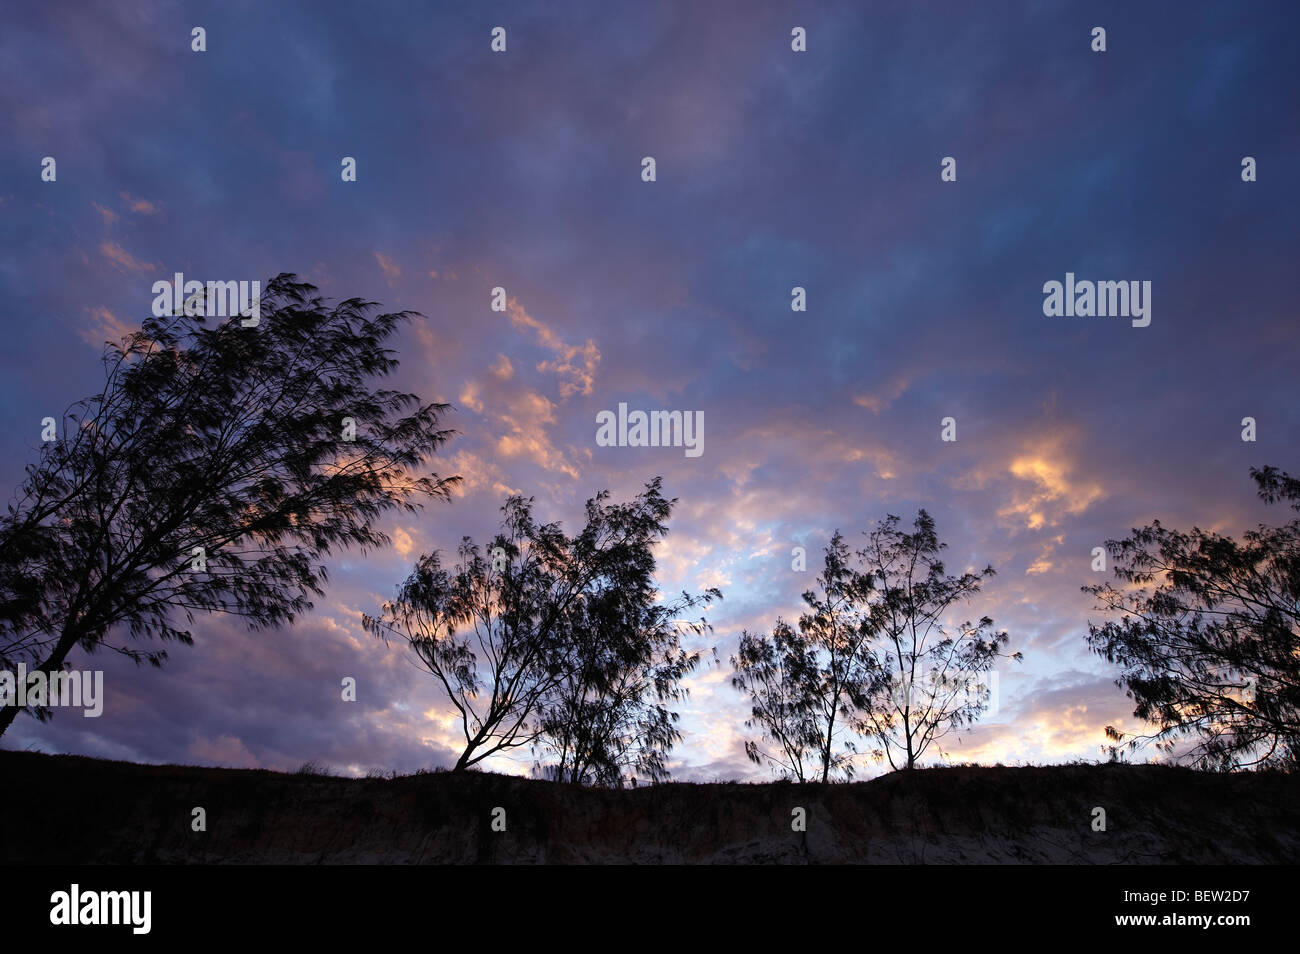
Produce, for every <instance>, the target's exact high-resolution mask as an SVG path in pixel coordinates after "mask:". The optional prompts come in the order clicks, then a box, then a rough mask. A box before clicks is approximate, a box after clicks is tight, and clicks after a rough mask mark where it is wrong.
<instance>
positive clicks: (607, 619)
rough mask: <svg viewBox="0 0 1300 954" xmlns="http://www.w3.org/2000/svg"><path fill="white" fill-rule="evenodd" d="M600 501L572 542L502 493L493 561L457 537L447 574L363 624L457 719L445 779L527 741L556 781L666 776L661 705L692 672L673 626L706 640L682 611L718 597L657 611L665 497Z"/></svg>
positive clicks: (669, 717) (415, 579)
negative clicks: (391, 645)
mask: <svg viewBox="0 0 1300 954" xmlns="http://www.w3.org/2000/svg"><path fill="white" fill-rule="evenodd" d="M608 496H609V494H608V492H606V491H602V492H601V493H599V494H598V495H597V496H596V497H594V498H592V499H591V500H589V501H588V502H587V507H586V519H587V523H586V526H585V527H584V528H583V530H582V531H581V532H580V533H579V534H577V535H576V536H573V537H569V536H567V535H565V534H564V532H563V531H562V530H561V528H560V526H559V525H558V524H555V523H551V524H546V525H543V526H538V525H537V524H536V523H535V522H534V520H533V517H532V500H531V498H529V499H524V498H522V497H519V496H515V497H511V498H510V499H509V500H508V501H507V502H506V504H505V506H504V507H503V508H502V509H503V513H504V520H503V528H502V531H501V533H499V534H498V535H497V537H496V538H495V539H494V540H493V541H492V543H491V547H490V551H489V552H487V553H483V552H480V550H479V548H478V547H477V546H476V545H475V544H474V543H473V542H472V541H471V540H470V539H469V538H466V539H465V540H464V541H463V542H462V544H461V548H460V557H461V562H460V564H459V565H458V567H457V568H456V570H455V572H453V573H448V572H446V571H444V570H442V569H441V568H440V566H439V564H438V558H437V555H436V554H435V555H432V556H424V557H421V558H420V560H419V562H418V563H417V564H416V569H415V572H414V573H413V574H412V575H411V577H410V578H409V579H408V580H407V581H406V582H405V583H404V584H403V585H402V587H401V588H400V589H399V592H398V596H397V599H395V600H394V601H392V602H390V603H387V604H385V606H384V608H383V612H382V613H381V615H380V616H379V617H377V618H369V617H368V618H367V619H366V620H365V625H366V627H367V628H368V629H369V630H370V631H372V632H374V633H375V634H376V635H379V636H381V637H383V638H385V639H387V638H389V637H390V636H396V637H398V638H400V639H402V640H404V641H405V642H407V643H408V644H409V645H410V646H411V648H412V649H413V650H414V651H415V653H416V655H417V656H418V658H419V659H420V662H421V664H422V665H423V667H424V668H426V669H427V670H428V671H429V672H430V673H432V674H433V675H434V676H435V677H436V678H437V679H438V681H439V682H440V683H441V685H442V687H443V689H444V690H445V691H446V692H447V694H448V697H449V698H450V700H451V702H452V704H453V705H454V706H455V707H456V710H457V711H458V713H459V714H460V721H461V729H462V733H463V736H464V739H465V748H464V749H463V751H462V752H461V754H460V756H459V758H458V759H457V761H456V764H455V766H454V770H456V771H460V770H464V769H466V768H468V767H470V766H472V765H475V764H477V763H478V762H481V761H482V760H483V759H485V758H487V757H489V756H491V755H493V754H494V753H498V752H508V751H510V750H513V749H517V748H520V747H522V746H525V745H530V746H532V747H533V749H534V751H535V753H537V754H539V755H544V756H545V757H547V758H549V759H552V760H553V761H551V762H550V763H549V764H548V765H546V766H545V767H544V771H545V772H546V774H549V775H550V776H551V777H553V778H557V779H561V780H565V781H575V782H583V783H589V784H602V785H619V784H622V782H623V781H624V778H625V773H630V772H640V773H641V774H643V775H644V776H646V777H647V778H650V779H651V780H658V779H662V778H664V777H666V768H665V765H664V757H665V755H666V753H667V752H668V751H669V750H670V749H671V748H672V746H673V744H674V742H675V741H676V740H677V739H679V738H680V735H679V733H678V732H677V729H676V726H675V724H676V722H677V714H676V713H675V712H673V711H672V710H671V709H670V708H669V707H668V704H669V703H671V702H672V701H675V700H679V699H681V698H682V697H683V695H684V691H685V690H684V688H683V687H682V685H681V682H682V680H683V679H684V678H685V676H686V675H687V674H689V673H690V672H691V671H692V670H693V669H694V668H695V667H696V665H698V663H699V654H698V653H688V652H686V651H685V650H684V649H683V648H682V647H681V645H680V636H679V626H680V627H682V628H685V629H687V630H688V631H692V632H695V633H697V634H702V633H703V632H705V631H706V630H707V628H708V627H707V625H706V624H705V623H704V622H703V620H700V621H697V622H691V623H683V622H682V621H681V620H680V618H679V617H680V616H681V614H682V613H683V612H685V611H686V610H688V609H690V608H692V607H694V606H697V605H700V604H702V603H708V602H709V601H711V600H712V599H715V598H720V597H721V593H719V592H718V591H717V590H710V591H707V592H706V593H705V594H702V595H701V596H698V597H692V596H689V595H687V594H682V597H681V599H679V600H675V601H672V602H669V603H661V602H659V601H658V593H657V590H656V588H655V585H654V580H653V573H654V567H655V562H654V554H653V545H654V543H655V542H656V541H657V540H659V539H661V538H662V537H663V536H664V535H665V534H666V533H667V526H666V523H665V521H666V520H667V518H668V516H669V514H670V512H671V508H672V504H673V503H674V501H668V500H665V499H664V498H663V496H662V495H661V493H660V481H659V480H658V479H655V480H654V481H652V482H651V483H649V484H647V485H646V489H645V491H644V492H643V493H642V494H640V495H639V496H637V497H636V498H635V500H633V501H632V502H631V503H628V504H612V503H608V502H607V500H608Z"/></svg>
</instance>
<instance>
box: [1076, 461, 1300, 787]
mask: <svg viewBox="0 0 1300 954" xmlns="http://www.w3.org/2000/svg"><path fill="white" fill-rule="evenodd" d="M1251 476H1252V478H1254V480H1255V482H1256V484H1257V486H1258V493H1259V495H1260V497H1261V498H1263V499H1264V501H1265V502H1267V503H1270V504H1272V503H1276V502H1278V501H1280V500H1289V501H1292V509H1295V510H1300V481H1297V480H1296V479H1295V478H1293V477H1291V476H1289V475H1288V474H1286V473H1279V472H1278V471H1277V470H1276V469H1275V468H1273V467H1264V468H1262V469H1259V470H1256V469H1253V468H1252V470H1251ZM1106 548H1107V550H1108V551H1109V552H1110V554H1111V555H1112V557H1113V558H1114V560H1115V568H1114V572H1115V576H1116V578H1117V579H1118V580H1119V581H1121V582H1122V586H1120V587H1116V586H1114V585H1113V584H1111V583H1105V584H1099V585H1095V586H1085V587H1084V588H1083V590H1084V592H1086V593H1091V594H1092V595H1093V596H1095V597H1097V599H1098V609H1103V610H1106V611H1109V612H1116V613H1119V614H1121V618H1120V619H1118V620H1111V621H1108V622H1106V623H1104V624H1103V625H1101V626H1096V625H1093V624H1092V623H1089V624H1088V637H1087V639H1088V644H1089V646H1090V648H1091V649H1092V650H1093V651H1094V652H1095V653H1097V654H1098V655H1100V656H1102V657H1103V658H1105V659H1106V660H1107V661H1108V662H1111V663H1115V664H1117V665H1119V666H1120V667H1121V668H1122V672H1121V675H1120V677H1119V678H1118V679H1117V680H1116V685H1119V686H1121V687H1123V688H1124V689H1125V691H1126V694H1127V695H1128V696H1129V698H1131V699H1133V700H1134V702H1135V703H1136V706H1135V707H1134V710H1133V714H1134V715H1135V716H1137V717H1138V718H1140V719H1143V720H1146V721H1149V722H1152V723H1155V725H1156V726H1157V729H1156V731H1155V732H1154V733H1151V734H1136V733H1124V732H1121V731H1119V730H1118V729H1116V728H1115V727H1114V726H1107V727H1106V735H1107V738H1109V739H1110V740H1111V741H1112V742H1113V743H1115V744H1114V745H1112V746H1110V752H1111V755H1112V757H1119V755H1120V754H1121V752H1122V751H1132V750H1134V749H1136V748H1138V747H1139V746H1141V745H1144V744H1147V743H1154V745H1155V746H1156V747H1157V748H1158V749H1160V750H1161V751H1164V752H1166V753H1173V752H1175V750H1176V749H1178V748H1179V747H1180V746H1181V745H1183V744H1184V743H1186V744H1188V748H1187V751H1186V752H1184V753H1182V757H1183V758H1185V759H1186V760H1187V761H1189V762H1190V763H1191V764H1193V765H1195V766H1198V767H1204V768H1211V769H1219V770H1230V769H1237V768H1249V767H1262V766H1274V767H1284V768H1289V769H1292V770H1294V769H1295V767H1296V764H1297V760H1298V759H1300V520H1296V519H1292V520H1291V521H1290V522H1289V523H1286V524H1284V525H1282V526H1278V527H1270V526H1265V525H1263V524H1260V525H1259V526H1258V528H1257V529H1255V530H1251V531H1247V532H1246V533H1245V534H1243V536H1242V539H1241V540H1240V541H1238V540H1234V539H1232V538H1231V537H1227V536H1223V535H1220V534H1218V533H1214V532H1208V531H1204V530H1200V529H1199V528H1196V527H1193V528H1192V530H1191V531H1190V532H1187V533H1184V532H1180V531H1176V530H1170V529H1168V528H1167V527H1164V526H1162V525H1161V523H1160V521H1159V520H1155V521H1153V522H1152V523H1151V524H1150V525H1149V526H1146V527H1143V528H1141V529H1134V530H1133V531H1132V533H1131V535H1130V536H1128V537H1127V538H1125V539H1124V540H1118V541H1116V540H1111V541H1108V542H1107V544H1106Z"/></svg>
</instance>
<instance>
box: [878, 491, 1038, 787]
mask: <svg viewBox="0 0 1300 954" xmlns="http://www.w3.org/2000/svg"><path fill="white" fill-rule="evenodd" d="M945 549H947V544H945V543H941V542H939V537H938V534H937V533H936V532H935V525H934V519H933V518H932V517H931V516H930V515H929V514H928V513H926V511H924V510H921V511H920V512H919V513H918V514H917V517H916V520H915V522H914V523H913V532H912V533H907V532H905V531H903V530H902V529H900V527H899V519H898V517H895V516H893V515H890V516H888V517H887V518H886V519H885V520H884V521H883V522H882V523H881V524H880V525H879V526H878V527H877V528H876V529H875V530H872V531H871V533H870V534H869V535H868V544H867V546H866V548H865V549H863V550H862V551H860V553H859V556H860V557H861V559H862V561H863V563H864V567H865V574H864V575H865V576H866V577H867V578H868V579H869V581H870V589H871V592H872V595H873V600H872V605H871V613H870V623H869V627H870V629H871V631H872V633H873V649H872V661H873V666H872V668H873V669H874V670H875V672H876V673H877V674H878V675H877V678H876V679H875V680H874V681H873V683H872V684H871V686H870V689H869V692H868V693H867V694H866V696H865V697H864V698H863V699H861V700H860V701H859V705H860V707H861V709H862V711H863V713H864V715H863V719H862V723H861V729H862V731H863V732H864V733H866V734H868V735H870V736H871V737H873V738H875V739H876V740H877V741H878V742H879V743H880V746H881V751H882V752H883V754H884V756H885V758H886V759H888V761H889V764H890V766H891V767H893V768H895V769H900V768H901V769H912V768H915V766H916V764H917V762H918V760H919V759H920V758H921V757H922V756H923V755H924V754H925V752H926V750H927V749H928V748H929V747H930V746H931V745H933V744H935V743H937V742H939V741H940V740H941V739H943V738H944V737H945V736H947V735H948V734H949V733H950V732H952V731H954V730H956V729H960V728H961V727H963V726H968V725H970V724H971V723H973V722H974V721H975V720H976V719H978V718H979V717H980V715H982V714H983V713H984V712H985V711H986V710H987V708H988V704H989V698H990V690H989V688H988V686H987V684H986V683H985V681H984V674H985V673H987V672H988V671H989V670H991V669H993V667H994V666H995V665H996V664H997V661H998V660H999V659H1003V658H1006V659H1012V660H1015V661H1017V662H1018V661H1020V659H1021V658H1022V655H1021V654H1020V653H1018V652H1017V653H1007V652H1006V651H1005V650H1006V646H1007V644H1008V642H1009V637H1008V635H1007V633H1006V631H1005V630H1001V631H996V632H995V631H994V630H993V620H992V619H990V618H989V617H988V616H983V617H981V618H980V620H979V621H978V622H976V623H971V622H970V621H969V620H967V621H964V622H961V623H955V624H949V623H947V622H945V619H944V618H945V616H946V614H948V613H949V612H950V611H951V610H952V609H953V608H954V607H956V606H958V605H959V604H961V603H964V602H966V601H968V600H970V599H971V598H972V597H974V596H975V595H976V594H978V593H979V592H980V589H981V585H982V582H983V581H984V580H986V579H989V578H991V577H992V576H994V573H995V571H994V569H993V567H991V566H986V567H985V568H984V569H983V570H982V571H980V572H979V573H970V572H967V573H963V574H962V575H961V576H952V575H950V574H948V573H947V572H946V570H945V568H944V564H943V562H942V560H941V559H940V554H941V553H942V551H943V550H945Z"/></svg>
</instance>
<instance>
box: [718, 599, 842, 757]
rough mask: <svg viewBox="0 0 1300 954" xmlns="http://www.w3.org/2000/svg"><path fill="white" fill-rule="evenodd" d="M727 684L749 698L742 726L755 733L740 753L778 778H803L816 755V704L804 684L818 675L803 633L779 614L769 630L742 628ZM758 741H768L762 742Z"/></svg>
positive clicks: (813, 655) (818, 737)
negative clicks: (758, 735) (758, 734)
mask: <svg viewBox="0 0 1300 954" xmlns="http://www.w3.org/2000/svg"><path fill="white" fill-rule="evenodd" d="M731 666H732V669H733V670H734V672H735V675H734V676H732V679H731V684H732V686H734V687H735V688H736V689H739V690H740V691H741V692H743V693H745V694H746V695H747V696H749V698H750V703H751V707H750V717H749V718H748V719H746V720H745V727H746V728H747V729H759V730H760V731H761V733H762V735H761V738H759V739H746V740H745V754H746V755H747V756H749V760H750V761H751V762H753V763H754V764H756V765H762V764H764V763H765V762H766V763H767V764H769V765H771V766H772V767H773V768H775V769H776V771H777V773H778V774H780V775H781V776H782V777H784V778H791V779H793V780H794V781H796V782H806V781H808V780H809V779H810V778H811V777H813V775H814V774H815V772H816V765H817V762H818V759H819V756H820V754H821V753H820V751H819V741H820V732H819V730H818V726H817V719H816V713H817V705H816V699H815V698H814V696H813V694H812V693H810V692H809V691H808V687H809V686H812V685H814V684H815V683H816V682H818V681H819V673H818V666H817V654H816V652H815V651H814V649H813V647H812V644H811V643H810V642H809V641H808V640H807V639H805V638H804V636H803V634H802V633H800V632H799V631H798V630H796V629H795V628H794V627H792V626H791V625H790V624H789V623H787V622H786V621H785V620H783V619H778V620H777V621H776V626H775V627H773V629H772V634H771V635H770V636H768V635H764V634H761V633H760V634H753V633H750V632H743V633H741V634H740V646H739V649H738V651H737V653H736V655H735V656H732V657H731ZM763 742H770V743H773V745H774V746H775V748H767V747H766V746H764V745H763Z"/></svg>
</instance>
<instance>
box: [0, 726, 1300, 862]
mask: <svg viewBox="0 0 1300 954" xmlns="http://www.w3.org/2000/svg"><path fill="white" fill-rule="evenodd" d="M196 806H201V807H203V808H204V809H206V811H207V831H206V832H194V831H191V829H190V821H191V811H192V809H193V808H194V807H196ZM496 806H501V807H503V808H505V810H506V824H507V830H506V831H505V832H496V831H493V830H492V827H491V817H492V810H493V808H494V807H496ZM796 806H801V807H803V808H804V809H806V812H807V832H806V833H799V832H793V831H791V825H790V823H791V817H792V816H791V810H792V809H793V808H795V807H796ZM1094 807H1101V808H1104V809H1105V810H1106V822H1107V830H1106V831H1105V832H1094V831H1093V830H1092V818H1093V815H1092V810H1093V808H1094ZM1297 859H1300V776H1283V775H1275V774H1256V773H1242V774H1235V775H1218V774H1209V773H1201V772H1195V771H1192V770H1190V769H1183V768H1173V767H1165V766H1151V765H1065V766H1049V767H1042V768H1003V767H954V768H938V769H924V770H920V771H917V772H913V773H910V774H893V775H887V776H884V777H882V778H878V779H874V780H872V781H868V782H861V783H855V784H852V785H830V786H821V785H803V786H799V785H792V784H786V783H773V784H762V785H747V784H726V783H724V784H709V785H697V784H687V783H673V784H668V785H661V786H657V787H651V788H638V789H632V790H625V791H595V790H589V789H583V788H579V787H576V786H572V785H561V784H556V783H552V782H544V781H535V780H530V779H522V778H516V777H511V776H503V775H490V774H480V773H469V774H466V775H461V776H452V775H449V774H445V773H433V774H422V775H413V776H406V777H402V778H396V779H346V778H335V777H331V776H322V775H304V774H297V775H285V774H279V773H275V772H266V771H253V770H243V769H215V768H193V767H185V766H174V765H165V766H155V765H136V764H132V763H127V762H106V761H99V760H96V759H89V758H82V757H77V756H51V755H43V754H39V753H33V752H9V751H0V862H5V863H16V864H42V863H43V864H68V863H72V864H78V863H88V864H143V863H154V864H183V863H199V864H221V863H242V864H260V863H290V864H298V863H305V864H318V863H396V864H430V863H476V862H477V863H514V862H518V863H534V862H551V863H578V862H588V863H590V862H595V863H601V862H651V863H658V862H667V863H697V862H715V863H716V862H721V863H755V862H757V863H770V862H793V863H835V862H850V863H868V862H869V863H877V864H897V863H915V862H935V863H965V862H980V863H1031V864H1032V863H1101V864H1114V863H1141V864H1162V863H1169V864H1224V863H1226V864H1242V863H1247V864H1250V863H1264V862H1267V863H1286V864H1291V863H1294V862H1295V861H1296V860H1297Z"/></svg>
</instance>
